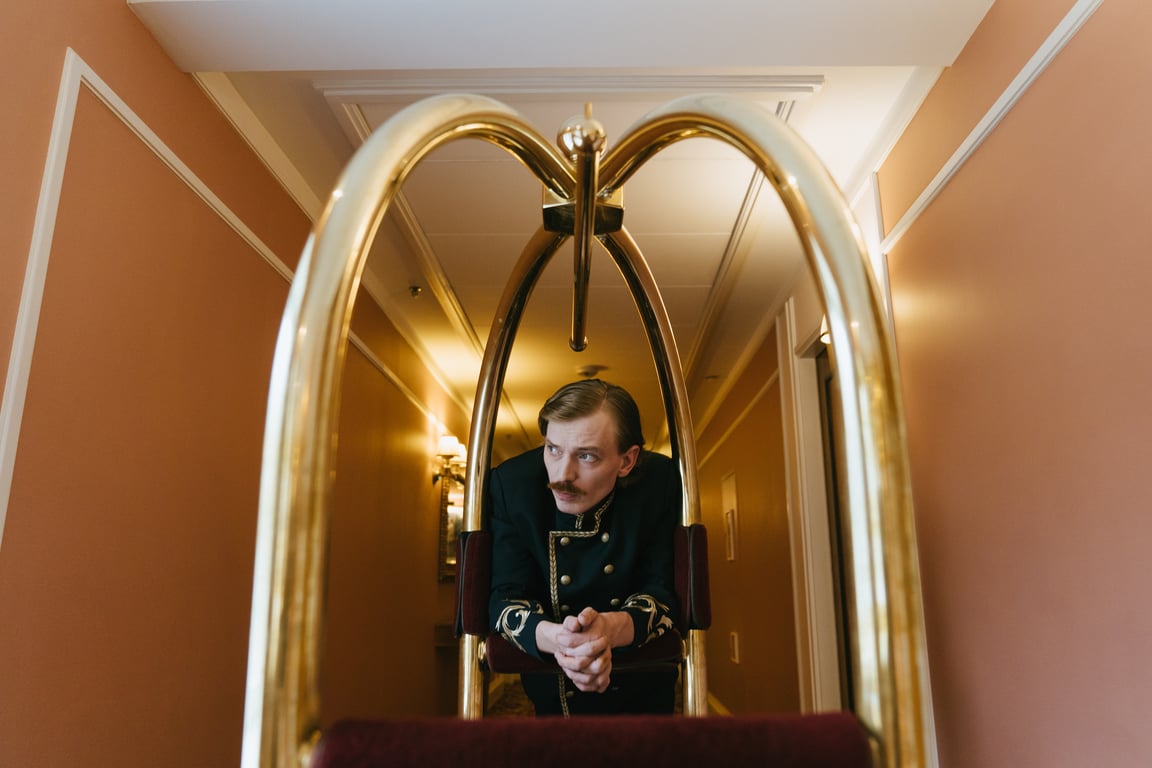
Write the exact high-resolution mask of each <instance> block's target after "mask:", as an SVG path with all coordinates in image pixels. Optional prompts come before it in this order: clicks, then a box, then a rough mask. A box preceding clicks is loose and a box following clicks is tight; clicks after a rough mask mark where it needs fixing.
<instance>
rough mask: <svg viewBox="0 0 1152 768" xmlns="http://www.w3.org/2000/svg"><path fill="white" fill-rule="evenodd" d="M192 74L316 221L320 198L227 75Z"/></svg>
mask: <svg viewBox="0 0 1152 768" xmlns="http://www.w3.org/2000/svg"><path fill="white" fill-rule="evenodd" d="M192 77H193V79H194V80H195V81H196V82H197V84H199V86H200V88H201V90H203V91H204V93H205V94H207V96H208V98H209V99H211V100H212V103H213V104H215V105H216V107H217V109H219V110H220V112H221V113H223V115H224V117H226V118H227V119H228V121H229V122H230V123H232V127H233V128H235V129H236V132H237V133H238V134H240V137H241V138H243V139H244V141H246V142H247V143H248V146H249V147H251V148H252V151H253V152H254V153H255V154H256V156H257V157H258V158H260V161H261V162H263V163H264V166H265V167H266V168H267V169H268V171H269V172H270V173H271V174H272V175H273V176H275V177H276V180H277V181H279V182H280V186H282V187H283V188H284V190H285V191H286V192H287V193H288V194H289V196H291V198H292V199H293V200H295V201H296V205H298V206H300V210H302V211H303V212H304V214H305V215H306V216H307V217H308V219H309V220H310V221H316V219H318V218H319V217H320V212H321V211H322V210H323V208H324V202H323V201H322V200H321V199H320V197H319V196H318V195H317V194H316V192H315V191H313V189H312V187H310V186H309V185H308V182H307V181H306V180H305V178H304V174H302V173H300V170H299V169H298V168H297V167H296V164H295V163H293V162H292V160H291V158H290V157H289V156H288V153H286V152H285V151H284V150H283V149H282V148H281V147H280V145H279V144H278V143H276V139H274V138H273V137H272V134H271V133H269V132H268V129H267V128H265V127H264V124H263V123H262V122H260V118H258V117H257V116H256V113H254V112H253V111H252V109H251V108H250V107H249V106H248V103H247V102H246V101H244V98H243V97H242V96H241V95H240V93H239V92H238V91H237V90H236V87H235V86H234V85H232V81H231V80H229V79H228V76H227V75H226V74H224V73H223V72H194V73H193V74H192Z"/></svg>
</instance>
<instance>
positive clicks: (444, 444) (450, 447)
mask: <svg viewBox="0 0 1152 768" xmlns="http://www.w3.org/2000/svg"><path fill="white" fill-rule="evenodd" d="M463 453H464V446H463V445H462V444H461V443H460V441H459V440H457V439H456V435H441V437H440V440H439V442H437V444H436V455H437V456H442V457H443V458H445V459H450V458H453V457H455V456H460V455H461V454H463Z"/></svg>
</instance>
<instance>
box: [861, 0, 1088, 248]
mask: <svg viewBox="0 0 1152 768" xmlns="http://www.w3.org/2000/svg"><path fill="white" fill-rule="evenodd" d="M1103 1H1104V0H1079V2H1077V3H1076V4H1075V5H1074V6H1072V8H1071V10H1069V11H1068V13H1067V14H1065V15H1064V18H1063V19H1061V20H1060V23H1059V24H1057V25H1056V28H1055V29H1054V30H1052V33H1051V34H1050V35H1048V37H1047V38H1046V39H1045V40H1044V42H1043V44H1041V46H1040V48H1039V49H1038V50H1037V51H1036V53H1034V54H1033V55H1032V58H1030V59H1029V60H1028V62H1027V63H1026V64H1025V65H1024V67H1023V68H1022V69H1021V70H1020V72H1019V73H1018V74H1017V75H1016V77H1015V78H1013V80H1012V82H1011V83H1009V85H1008V87H1007V88H1006V89H1005V90H1004V92H1003V93H1002V94H1000V98H998V99H997V100H996V102H995V103H994V104H993V105H992V107H991V108H990V109H989V110H988V111H987V112H986V113H985V114H984V117H983V118H982V119H981V120H980V122H979V123H977V124H976V127H975V128H973V129H972V131H971V132H970V133H969V134H968V136H967V137H966V138H965V139H964V141H963V142H961V143H960V146H959V147H957V148H956V151H955V152H953V153H952V156H951V157H950V158H948V161H947V162H945V163H944V167H943V168H941V169H940V171H939V173H937V174H936V176H934V177H933V178H932V181H930V182H928V185H927V186H926V187H925V188H924V190H923V191H922V192H921V193H920V196H919V197H917V198H916V200H915V201H914V202H913V203H912V205H911V206H909V208H908V210H907V211H905V212H904V215H903V216H901V217H900V219H899V221H897V222H896V224H895V225H894V226H893V227H892V230H891V231H890V232H889V233H888V236H887V237H885V238H884V241H883V242H882V243H881V244H880V249H881V252H882V253H885V254H886V253H888V252H889V251H891V250H892V248H893V247H894V246H895V245H896V243H897V242H899V241H900V238H902V237H904V235H905V233H906V232H907V231H908V229H909V228H910V227H911V226H912V224H913V223H915V222H916V220H917V219H919V218H920V214H922V213H923V212H924V210H925V209H926V208H927V207H928V205H929V204H930V203H931V202H932V201H933V200H935V199H936V196H937V195H938V194H940V192H941V191H942V190H943V189H944V187H946V186H947V185H948V182H950V181H951V180H952V177H953V176H955V175H956V172H957V171H959V170H960V168H961V167H962V166H963V165H964V163H966V162H968V158H970V157H972V155H973V154H974V153H975V152H976V150H977V149H978V148H979V147H980V145H981V144H983V143H984V140H985V139H987V138H988V136H990V135H991V134H992V131H994V130H995V129H996V126H997V125H999V124H1000V121H1001V120H1003V119H1004V116H1005V115H1007V114H1008V113H1009V112H1010V111H1012V108H1013V107H1014V106H1016V102H1017V101H1019V100H1020V97H1021V96H1023V95H1024V93H1025V92H1026V91H1027V90H1028V89H1029V88H1030V87H1031V86H1032V83H1034V82H1035V81H1036V78H1038V77H1039V76H1040V75H1041V73H1043V72H1044V70H1045V69H1047V68H1048V65H1049V64H1050V63H1052V60H1053V59H1055V58H1056V56H1057V54H1059V53H1060V51H1062V50H1063V49H1064V46H1065V45H1067V44H1068V42H1069V41H1070V40H1071V39H1072V38H1073V37H1075V36H1076V33H1077V32H1079V31H1080V28H1081V27H1082V26H1084V24H1085V22H1087V21H1088V18H1089V17H1090V16H1091V15H1092V14H1093V13H1095V12H1096V9H1097V8H1099V7H1100V4H1101V3H1103Z"/></svg>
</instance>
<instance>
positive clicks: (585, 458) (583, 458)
mask: <svg viewBox="0 0 1152 768" xmlns="http://www.w3.org/2000/svg"><path fill="white" fill-rule="evenodd" d="M595 460H596V454H594V453H582V454H580V461H595Z"/></svg>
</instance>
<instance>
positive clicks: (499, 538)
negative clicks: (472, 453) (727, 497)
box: [489, 379, 680, 717]
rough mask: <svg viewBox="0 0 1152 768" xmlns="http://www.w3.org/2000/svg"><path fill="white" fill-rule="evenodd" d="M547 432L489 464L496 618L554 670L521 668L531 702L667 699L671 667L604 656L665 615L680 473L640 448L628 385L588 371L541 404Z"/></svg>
mask: <svg viewBox="0 0 1152 768" xmlns="http://www.w3.org/2000/svg"><path fill="white" fill-rule="evenodd" d="M539 425H540V432H541V434H542V435H543V436H544V445H543V447H542V448H537V449H535V450H532V451H528V452H527V453H524V454H521V455H520V456H517V457H515V458H513V459H509V460H508V461H505V462H504V463H503V464H501V465H500V466H498V467H497V468H496V469H494V470H493V471H492V474H491V478H490V482H489V502H490V505H491V515H490V519H491V527H492V535H493V549H492V594H491V601H490V603H489V618H490V620H491V623H492V626H493V629H494V630H495V631H496V632H499V633H500V634H502V635H503V636H504V637H505V638H506V639H508V640H509V641H510V642H512V643H513V644H514V645H516V646H517V647H519V648H520V649H521V650H523V651H524V652H525V653H529V654H531V655H533V656H536V657H538V658H547V657H549V656H552V657H554V658H555V659H556V662H557V664H558V665H559V668H560V672H558V673H556V674H549V673H537V674H525V675H523V676H522V679H523V682H524V688H525V691H526V692H527V694H528V696H529V698H531V699H532V703H533V704H534V705H535V707H536V713H537V715H564V716H566V717H567V716H569V715H573V714H611V713H636V714H638V713H671V712H672V711H673V707H674V705H675V686H676V677H677V670H676V669H675V668H673V667H667V668H651V669H643V670H641V669H635V670H629V671H626V672H614V671H613V660H614V658H616V657H617V655H619V656H620V657H623V656H625V655H626V654H627V652H628V649H632V648H637V647H639V646H641V645H644V644H645V643H647V642H649V641H650V640H652V639H654V638H656V637H659V636H660V635H662V634H664V633H665V632H668V631H670V630H671V629H672V627H673V624H674V622H675V620H676V617H677V615H678V611H679V606H678V604H677V600H676V594H675V587H674V579H673V573H672V565H673V559H674V555H673V535H674V532H675V529H676V526H677V525H678V524H679V520H680V474H679V471H678V468H677V466H676V464H675V462H673V461H672V460H671V459H669V458H668V457H667V456H662V455H660V454H656V453H651V452H647V451H644V448H643V446H644V436H643V433H642V432H641V429H640V412H639V409H638V408H637V407H636V403H635V401H634V400H633V399H632V397H631V395H629V394H628V392H626V391H625V390H624V389H623V388H621V387H618V386H615V385H613V384H608V383H606V382H603V381H600V380H599V379H589V380H584V381H578V382H574V383H572V384H568V385H566V386H564V387H561V388H560V389H559V390H558V391H557V392H556V393H555V394H554V395H552V397H551V398H549V399H548V401H547V402H546V403H545V404H544V407H543V408H542V409H541V410H540V416H539Z"/></svg>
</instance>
